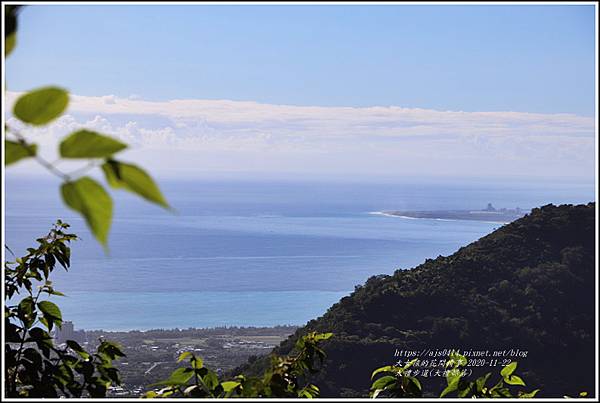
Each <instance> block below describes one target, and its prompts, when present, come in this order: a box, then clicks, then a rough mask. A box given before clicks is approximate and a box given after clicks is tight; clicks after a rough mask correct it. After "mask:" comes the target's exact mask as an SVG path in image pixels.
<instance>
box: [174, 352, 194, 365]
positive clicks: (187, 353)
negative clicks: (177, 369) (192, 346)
mask: <svg viewBox="0 0 600 403" xmlns="http://www.w3.org/2000/svg"><path fill="white" fill-rule="evenodd" d="M191 355H192V353H190V352H189V351H184V352H183V353H181V354H180V355H179V358H178V359H177V362H181V361H183V360H185V359H186V358H188V357H190V356H191Z"/></svg>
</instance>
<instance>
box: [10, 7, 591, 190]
mask: <svg viewBox="0 0 600 403" xmlns="http://www.w3.org/2000/svg"><path fill="white" fill-rule="evenodd" d="M19 23H20V25H19V33H18V44H17V48H16V49H15V51H14V53H13V54H12V55H11V56H10V58H9V59H8V61H7V63H6V80H7V86H8V90H9V92H8V97H7V98H8V99H7V101H8V104H7V105H8V106H9V107H10V104H11V102H13V101H14V99H15V97H16V96H18V94H19V93H20V92H22V91H26V90H29V89H32V88H36V87H39V86H43V85H48V84H57V85H60V86H62V87H65V88H67V89H68V90H69V91H70V92H71V94H72V102H71V105H70V108H69V110H68V111H67V114H66V115H65V116H63V117H62V118H60V119H59V120H58V121H56V122H55V124H53V125H52V126H50V127H48V128H42V129H31V128H24V127H22V128H23V129H24V130H29V133H30V135H31V136H32V139H35V140H36V141H37V142H39V143H40V144H41V145H45V146H46V148H47V149H52V150H53V149H54V148H55V147H54V146H55V144H56V142H58V141H59V140H60V138H61V137H62V136H64V135H66V134H68V133H69V132H70V131H72V130H75V129H76V128H79V127H87V128H90V129H94V130H97V131H101V132H104V133H106V134H110V135H115V136H118V137H120V138H122V139H124V140H126V141H128V142H129V143H130V144H131V150H130V151H128V152H127V153H126V154H125V155H124V156H125V157H127V158H130V159H135V160H136V161H138V160H140V161H141V162H152V163H153V164H154V165H155V168H154V169H155V170H157V171H159V173H160V174H161V175H165V176H187V177H195V176H202V175H209V176H210V175H212V174H216V173H223V172H228V173H232V174H233V175H264V174H278V175H283V176H285V175H290V176H292V175H300V176H302V175H307V176H313V177H314V176H319V175H325V176H327V175H332V176H338V177H340V176H341V177H343V176H348V175H350V176H357V175H358V176H365V177H382V176H392V177H393V176H398V177H401V176H403V175H429V176H447V175H450V176H473V175H479V176H490V177H491V176H493V177H501V176H505V177H537V178H543V177H545V178H553V177H564V178H576V179H581V180H588V181H591V180H593V178H594V174H595V154H594V152H595V149H596V147H595V138H596V135H595V132H596V125H595V121H594V113H595V107H596V105H595V87H596V82H595V47H596V44H595V8H594V6H591V5H528V6H516V5H515V6H508V5H503V6H497V5H496V6H494V5H476V6H458V5H418V6H417V5H414V6H408V5H378V6H366V5H329V6H326V5H313V6H301V5H293V6H292V5H280V6H266V5H246V6H240V5H238V6H235V5H229V6H208V5H185V6H173V5H171V6H167V5H147V6H115V5H113V6H107V5H104V6H50V5H46V6H39V5H36V6H29V7H27V8H25V9H24V10H23V12H22V14H21V16H20V21H19ZM7 117H8V119H9V123H11V124H12V125H15V126H19V122H16V121H15V120H14V118H11V117H10V116H7ZM19 127H20V126H19ZM51 152H52V151H50V153H51ZM32 169H34V168H33V167H31V166H30V164H29V163H27V162H23V163H20V164H19V166H18V167H17V168H16V172H29V171H30V170H32Z"/></svg>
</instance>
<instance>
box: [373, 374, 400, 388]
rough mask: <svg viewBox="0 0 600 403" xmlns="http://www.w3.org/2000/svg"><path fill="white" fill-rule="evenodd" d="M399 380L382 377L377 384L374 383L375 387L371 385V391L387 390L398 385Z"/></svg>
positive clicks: (388, 376)
mask: <svg viewBox="0 0 600 403" xmlns="http://www.w3.org/2000/svg"><path fill="white" fill-rule="evenodd" d="M397 379H398V378H396V377H395V376H391V375H387V376H382V377H381V378H379V379H377V380H376V381H375V382H373V385H371V389H372V390H375V389H385V388H386V387H388V386H389V385H393V384H394V383H396V380H397Z"/></svg>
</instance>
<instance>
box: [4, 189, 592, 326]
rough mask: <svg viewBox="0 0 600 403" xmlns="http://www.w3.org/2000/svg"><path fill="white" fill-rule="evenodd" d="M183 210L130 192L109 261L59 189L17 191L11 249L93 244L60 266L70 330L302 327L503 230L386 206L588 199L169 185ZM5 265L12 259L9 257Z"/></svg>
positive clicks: (540, 193) (568, 192)
mask: <svg viewBox="0 0 600 403" xmlns="http://www.w3.org/2000/svg"><path fill="white" fill-rule="evenodd" d="M161 187H162V189H163V191H164V193H165V195H166V197H167V199H168V200H169V202H170V203H171V205H172V206H173V207H174V208H175V210H176V213H175V214H172V213H169V212H167V211H164V210H161V209H160V208H157V207H155V206H153V205H150V204H148V203H146V202H145V201H143V200H141V199H138V198H136V197H134V196H132V195H129V194H126V193H122V192H118V193H114V196H115V217H114V222H113V226H112V229H111V232H110V241H109V243H110V244H109V247H110V249H109V254H108V255H106V254H105V253H104V252H103V251H102V248H101V247H100V246H99V245H98V244H97V243H96V242H95V241H94V240H93V238H92V236H91V235H90V233H89V232H88V231H87V229H86V227H85V224H84V222H83V221H82V220H81V219H80V218H79V217H78V216H77V215H75V214H73V213H71V212H70V211H68V210H67V208H66V207H64V206H63V205H62V204H61V202H60V196H59V192H58V183H57V182H42V181H39V180H32V179H21V180H14V179H13V178H11V180H7V182H6V193H5V194H6V210H5V211H6V224H5V225H6V227H5V231H6V232H5V234H6V242H7V245H8V246H9V247H10V248H11V249H12V250H13V251H15V253H16V254H17V255H21V254H23V253H24V251H25V248H27V247H28V246H32V242H33V240H34V239H35V238H37V237H39V236H40V235H42V234H43V233H44V232H46V231H47V229H48V228H49V227H50V225H51V224H52V223H53V222H54V221H55V220H56V219H57V218H61V219H63V220H65V221H67V222H69V223H71V224H72V230H73V232H75V233H77V234H79V235H80V237H81V240H80V241H77V242H75V243H73V244H72V248H73V249H72V268H71V270H70V271H69V273H65V272H63V271H62V270H57V272H56V275H55V276H54V285H55V287H56V288H57V289H58V290H60V291H63V292H64V293H65V294H67V297H64V298H57V299H58V302H59V303H60V306H61V308H62V311H63V317H64V319H65V320H72V321H73V322H74V324H75V327H76V328H84V329H104V330H126V329H152V328H174V327H179V328H188V327H214V326H234V325H237V326H271V325H278V324H293V325H302V324H304V323H306V322H307V321H308V320H310V319H312V318H315V317H317V316H320V315H322V314H323V313H324V312H325V311H326V310H327V308H328V307H329V306H331V305H332V304H333V303H335V302H336V301H337V300H339V298H341V297H343V296H344V295H347V294H348V293H350V292H351V291H352V290H353V289H354V287H355V286H356V285H358V284H361V283H363V282H364V281H365V280H366V279H367V278H368V277H370V276H372V275H377V274H391V273H393V272H394V270H397V269H406V268H410V267H414V266H416V265H418V264H419V263H421V262H422V261H424V260H425V259H426V258H435V257H437V256H438V255H448V254H451V253H452V252H454V251H455V250H456V249H458V248H459V247H461V246H464V245H466V244H468V243H470V242H472V241H474V240H476V239H478V238H480V237H481V236H483V235H485V234H487V233H489V232H491V231H492V230H494V229H495V228H498V227H499V226H500V225H501V224H497V223H489V222H474V221H470V222H469V221H440V220H428V219H403V218H399V217H387V216H383V215H376V214H369V213H372V212H377V211H384V210H436V209H454V210H456V209H482V208H484V207H485V206H486V205H487V203H488V202H491V203H493V204H494V206H496V207H497V208H502V207H505V208H515V207H520V208H523V209H529V208H533V207H536V206H541V205H544V204H548V203H555V204H560V203H587V202H590V201H593V200H594V187H593V185H589V184H587V185H586V184H574V183H562V184H557V183H540V182H536V183H516V184H515V183H513V184H507V183H498V184H495V185H494V184H489V183H484V182H479V183H475V184H474V183H472V182H471V183H470V184H467V183H460V182H452V183H449V182H446V183H444V184H436V183H431V182H430V183H427V184H416V181H415V180H412V181H410V182H409V181H406V183H395V184H394V183H386V184H373V183H324V182H322V183H316V182H315V183H303V182H288V183H285V182H250V181H244V182H235V181H222V182H209V181H198V182H191V181H186V182H184V181H171V182H163V183H161ZM7 259H9V260H10V259H11V256H10V255H9V254H8V255H7Z"/></svg>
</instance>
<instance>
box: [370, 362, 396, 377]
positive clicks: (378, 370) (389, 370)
mask: <svg viewBox="0 0 600 403" xmlns="http://www.w3.org/2000/svg"><path fill="white" fill-rule="evenodd" d="M381 372H394V367H393V366H391V365H387V366H385V367H381V368H377V369H376V370H375V371H373V373H372V374H371V379H373V378H375V375H377V374H379V373H381Z"/></svg>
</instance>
